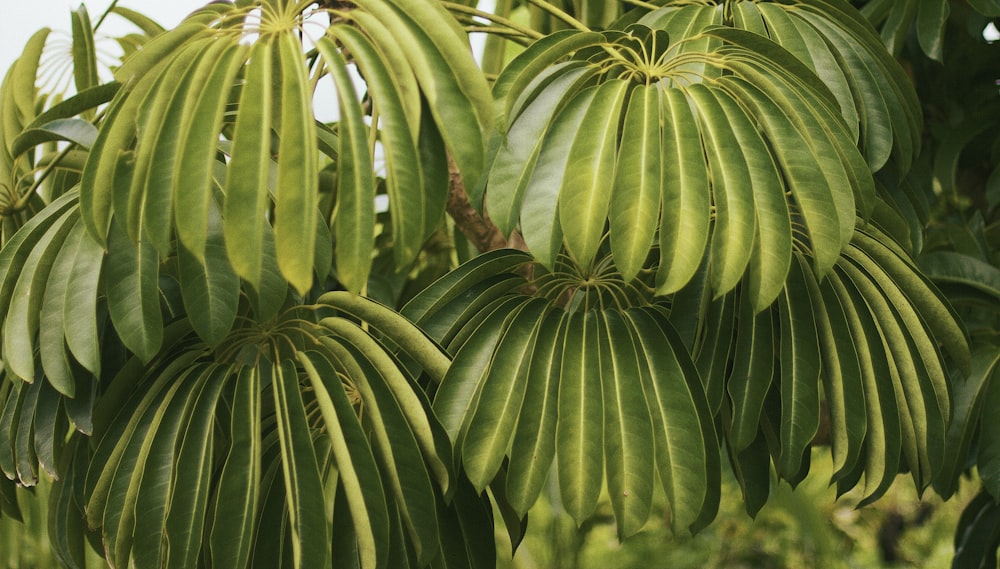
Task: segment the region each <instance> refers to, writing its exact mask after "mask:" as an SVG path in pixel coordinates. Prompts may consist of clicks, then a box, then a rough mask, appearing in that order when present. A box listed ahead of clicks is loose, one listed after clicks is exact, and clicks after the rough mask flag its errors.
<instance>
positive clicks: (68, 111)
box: [24, 81, 122, 130]
mask: <svg viewBox="0 0 1000 569" xmlns="http://www.w3.org/2000/svg"><path fill="white" fill-rule="evenodd" d="M121 88H122V85H121V83H118V82H117V81H111V82H108V83H104V84H101V85H97V86H96V87H91V88H89V89H85V90H83V91H81V92H79V93H77V94H75V95H73V96H72V97H68V98H67V99H65V100H64V101H60V102H59V103H56V104H54V105H52V106H51V107H49V108H48V109H46V110H45V112H43V113H42V114H40V115H38V116H37V117H35V120H33V121H31V123H30V124H28V125H27V126H25V127H24V130H31V129H33V128H39V127H41V126H42V125H45V124H48V123H52V122H55V121H57V120H59V119H68V118H72V117H75V116H76V115H79V114H82V113H84V112H85V111H87V110H90V109H94V108H97V107H98V106H100V105H103V104H104V103H107V102H108V101H110V100H111V99H113V98H114V96H115V95H116V94H117V93H118V91H119V89H121Z"/></svg>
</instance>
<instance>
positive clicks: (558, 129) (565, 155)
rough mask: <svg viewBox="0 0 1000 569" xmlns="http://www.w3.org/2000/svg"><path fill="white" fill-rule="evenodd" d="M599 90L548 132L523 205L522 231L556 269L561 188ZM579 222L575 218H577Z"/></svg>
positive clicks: (587, 93) (580, 97)
mask: <svg viewBox="0 0 1000 569" xmlns="http://www.w3.org/2000/svg"><path fill="white" fill-rule="evenodd" d="M596 94H597V89H596V88H592V89H584V90H583V91H581V92H580V93H579V94H577V95H576V96H575V97H573V99H572V100H571V101H570V102H569V103H568V104H567V105H566V107H565V108H564V109H563V111H562V112H561V113H559V114H558V115H557V116H556V118H555V119H554V121H553V123H552V126H551V128H549V130H548V132H547V133H546V134H545V141H544V142H543V143H542V150H541V152H540V153H539V155H538V162H537V163H536V164H535V170H534V172H532V174H531V179H530V180H529V182H528V187H527V188H525V190H524V202H523V203H522V205H521V233H522V235H523V237H524V242H525V243H527V245H528V249H530V250H531V252H532V255H534V257H535V259H536V260H537V261H538V262H539V263H541V264H543V265H545V266H546V267H549V268H552V267H553V266H554V265H555V261H556V257H557V255H558V254H559V251H560V249H561V248H562V241H563V232H562V227H561V224H560V218H561V217H562V214H561V213H560V212H559V204H560V203H561V201H562V198H561V195H560V194H561V187H562V183H563V177H564V175H565V173H566V170H567V166H568V164H569V159H570V150H571V148H572V141H573V138H574V136H576V135H577V134H578V133H582V132H584V131H586V130H587V129H585V128H582V125H583V120H584V115H585V114H586V112H587V110H588V109H589V108H590V106H591V103H592V102H593V100H594V96H595V95H596ZM574 222H575V220H574Z"/></svg>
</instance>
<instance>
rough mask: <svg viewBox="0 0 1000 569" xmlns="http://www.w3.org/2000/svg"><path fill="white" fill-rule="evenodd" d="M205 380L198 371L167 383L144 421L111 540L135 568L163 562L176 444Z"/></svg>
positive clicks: (203, 371)
mask: <svg viewBox="0 0 1000 569" xmlns="http://www.w3.org/2000/svg"><path fill="white" fill-rule="evenodd" d="M208 376H209V371H208V370H206V369H205V368H204V367H203V366H199V367H197V368H196V369H192V370H190V373H182V374H181V375H180V376H178V377H175V378H172V379H174V381H173V385H171V386H170V387H169V389H168V390H167V393H166V394H165V395H164V397H163V399H162V400H161V401H159V402H157V404H156V407H155V413H154V414H153V416H152V417H151V418H149V421H150V426H149V430H148V433H147V435H146V437H145V441H144V443H143V445H142V448H141V449H140V451H139V454H138V456H137V458H136V468H135V469H134V470H133V471H132V473H131V480H130V482H129V485H128V491H127V494H126V496H125V502H124V506H125V507H124V508H123V510H124V511H123V516H122V517H123V518H124V520H123V522H121V523H120V525H119V527H118V532H117V536H116V538H115V543H116V546H117V547H116V552H115V557H116V558H118V559H127V558H128V555H129V551H130V550H131V553H132V556H133V557H134V562H135V563H136V565H137V566H140V567H152V566H160V565H162V563H163V561H164V560H163V557H162V553H164V551H163V550H162V549H161V545H162V543H163V529H164V522H165V520H166V515H167V507H168V505H169V499H170V491H171V488H170V483H171V478H172V477H173V474H174V470H175V467H176V465H175V461H176V460H177V458H178V454H177V453H178V447H179V446H180V442H179V441H180V439H182V438H183V436H184V434H185V433H184V432H183V431H184V430H186V427H187V425H188V422H189V421H190V420H191V417H190V413H191V412H192V409H193V407H194V406H195V403H196V401H197V397H198V393H200V392H201V390H202V389H203V388H204V386H205V381H206V380H207V379H208ZM184 467H187V465H184Z"/></svg>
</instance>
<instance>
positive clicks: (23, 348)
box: [3, 209, 78, 381]
mask: <svg viewBox="0 0 1000 569" xmlns="http://www.w3.org/2000/svg"><path fill="white" fill-rule="evenodd" d="M77 219H78V216H77V210H76V209H72V210H69V211H67V212H66V213H65V214H63V215H62V216H61V217H60V218H59V219H58V220H56V221H55V223H53V224H52V226H51V227H49V228H48V230H47V231H45V234H44V235H42V236H41V238H40V239H39V240H38V242H37V243H35V244H34V245H33V247H32V250H31V253H30V254H29V255H28V257H27V258H26V259H25V261H24V264H23V265H21V266H20V267H18V269H19V270H20V273H21V274H20V276H19V277H18V279H17V283H16V284H15V285H14V288H13V291H12V292H11V298H10V305H9V306H8V307H7V310H6V315H5V316H6V318H5V319H4V321H3V360H4V364H5V366H6V368H7V369H9V370H10V371H11V373H13V374H14V375H16V376H17V377H19V378H21V379H23V380H24V381H34V380H35V347H36V343H35V336H36V334H37V333H38V326H39V319H40V312H41V308H42V301H43V299H44V296H45V294H44V290H45V284H46V281H47V280H48V278H49V273H50V272H51V270H52V267H53V265H54V264H55V262H56V258H57V256H58V255H59V251H60V250H61V249H62V246H63V242H64V241H65V240H66V237H67V235H68V234H69V233H70V231H71V230H72V229H73V226H74V225H75V223H76V220H77Z"/></svg>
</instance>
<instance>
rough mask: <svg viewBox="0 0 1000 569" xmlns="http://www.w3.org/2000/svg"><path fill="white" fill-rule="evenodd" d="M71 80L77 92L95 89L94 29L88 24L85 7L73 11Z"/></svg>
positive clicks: (95, 50) (96, 79) (95, 57)
mask: <svg viewBox="0 0 1000 569" xmlns="http://www.w3.org/2000/svg"><path fill="white" fill-rule="evenodd" d="M72 28H73V80H74V83H75V84H76V90H77V91H84V90H86V89H89V88H91V87H95V86H96V85H97V83H98V78H97V48H96V47H95V46H94V28H93V26H92V25H91V24H90V15H89V14H88V13H87V7H86V6H85V5H83V4H80V7H79V8H77V9H76V10H73V15H72Z"/></svg>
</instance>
